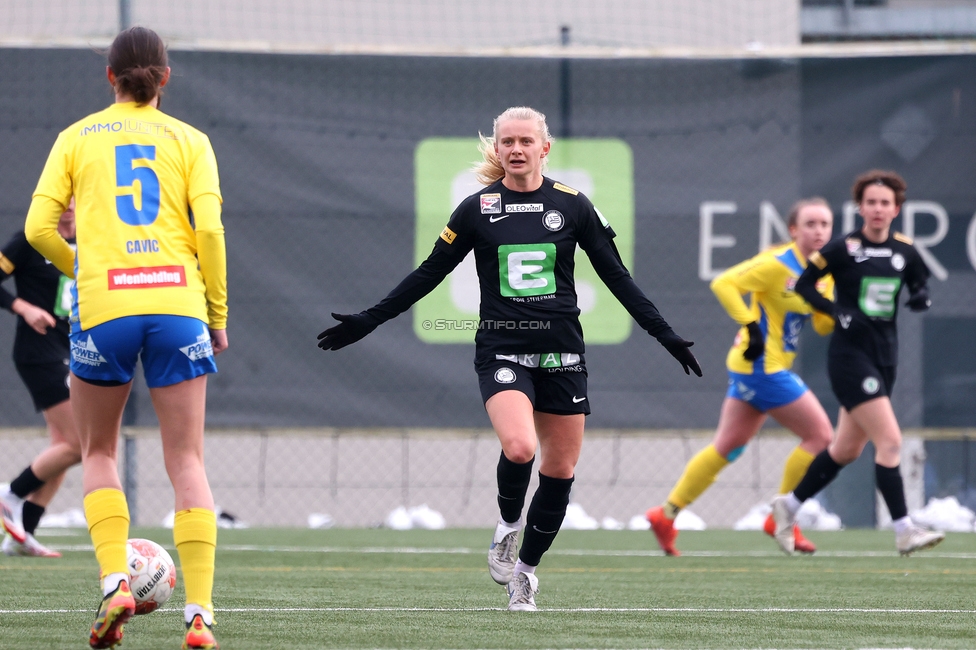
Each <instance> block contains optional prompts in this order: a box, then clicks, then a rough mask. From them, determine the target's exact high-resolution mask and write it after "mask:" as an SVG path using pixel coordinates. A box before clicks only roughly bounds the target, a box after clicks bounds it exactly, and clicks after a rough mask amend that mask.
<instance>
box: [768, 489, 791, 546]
mask: <svg viewBox="0 0 976 650" xmlns="http://www.w3.org/2000/svg"><path fill="white" fill-rule="evenodd" d="M772 507H773V521H774V522H776V529H775V531H774V532H773V537H774V538H776V543H777V544H779V547H780V548H781V549H783V552H784V553H786V554H787V555H793V550H794V548H795V547H796V539H795V538H794V537H793V524H794V523H796V522H795V520H796V515H794V514H793V513H792V512H790V507H789V505H787V503H786V495H785V494H781V495H779V496H777V497H775V498H773V502H772Z"/></svg>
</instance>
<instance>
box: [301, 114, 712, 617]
mask: <svg viewBox="0 0 976 650" xmlns="http://www.w3.org/2000/svg"><path fill="white" fill-rule="evenodd" d="M551 145H552V137H551V136H550V135H549V128H548V126H547V125H546V118H545V116H544V115H543V114H542V113H539V112H538V111H535V110H533V109H531V108H526V107H514V108H509V109H508V110H506V111H505V112H504V113H502V114H501V115H499V116H498V117H497V118H495V121H494V129H493V134H492V137H491V138H490V139H489V138H485V137H482V154H483V156H484V161H483V163H482V164H481V165H480V166H479V167H478V168H477V169H476V170H475V171H476V174H477V176H478V180H479V181H481V182H482V183H483V184H484V185H486V187H485V189H483V190H482V191H480V192H478V193H476V194H472V195H471V196H469V197H468V198H467V199H465V200H464V201H462V202H461V204H460V205H459V206H458V208H457V209H456V210H455V211H454V214H453V215H451V218H450V221H449V222H448V224H447V227H445V228H444V230H443V232H442V233H441V236H440V238H439V239H438V240H437V241H436V242H435V245H434V250H433V251H432V252H431V254H430V256H429V257H428V258H427V259H426V260H425V261H424V262H423V263H422V264H421V265H420V267H419V268H417V269H416V270H415V271H413V272H412V273H411V274H410V275H408V276H407V277H406V278H405V279H404V280H403V281H402V282H401V283H400V284H399V285H398V286H397V287H396V288H395V289H394V290H393V291H392V292H391V293H390V294H389V295H388V296H387V297H386V298H385V299H383V300H382V301H381V302H380V303H379V304H377V305H376V306H374V307H371V308H369V309H367V310H366V311H363V312H360V313H358V314H352V315H344V314H333V317H334V318H336V319H337V320H339V321H340V323H339V324H338V325H336V326H334V327H331V328H329V329H327V330H325V331H324V332H322V333H321V334H319V347H321V348H322V349H324V350H338V349H340V348H342V347H345V346H347V345H349V344H350V343H354V342H356V341H358V340H359V339H361V338H363V337H364V336H366V335H367V334H369V333H370V332H372V331H373V330H374V329H376V327H377V326H378V325H380V324H381V323H384V322H386V321H388V320H390V319H391V318H394V317H395V316H397V315H399V314H401V313H403V312H404V311H406V310H407V309H409V308H410V306H411V305H413V304H414V303H415V302H417V301H418V300H420V299H421V298H423V297H424V296H425V295H427V294H428V293H430V292H431V291H432V290H433V289H434V288H435V287H436V286H437V285H438V284H440V282H441V281H442V280H443V279H444V278H445V277H446V276H447V274H448V273H450V272H451V271H452V270H453V269H454V268H455V267H456V266H457V265H458V264H459V263H460V262H461V261H462V260H463V259H464V257H465V256H466V255H467V254H468V252H469V251H471V250H474V255H475V263H476V265H477V269H478V280H479V284H480V286H481V313H480V317H481V322H480V327H479V329H478V331H477V335H476V336H475V369H476V370H477V373H478V380H479V384H480V387H481V396H482V399H483V400H484V404H485V409H486V410H487V412H488V417H489V419H490V420H491V424H492V427H493V428H494V429H495V433H496V434H497V435H498V439H499V441H500V442H501V446H502V453H501V456H500V457H499V460H498V468H497V480H498V506H499V510H500V515H501V516H500V519H499V522H498V525H497V526H496V528H495V534H494V537H493V539H492V543H491V547H490V550H489V552H488V569H489V573H490V574H491V577H492V578H493V579H494V580H495V582H497V583H499V584H503V585H508V594H509V604H508V608H509V609H510V610H515V611H532V610H535V609H536V604H535V598H534V596H535V594H536V593H538V588H539V581H538V578H536V576H535V569H536V567H537V566H538V565H539V562H540V561H541V559H542V556H543V554H544V553H545V552H546V551H547V550H548V549H549V547H550V546H551V545H552V542H553V540H554V539H555V538H556V534H557V533H558V532H559V529H560V527H561V526H562V521H563V518H564V516H565V514H566V507H567V505H568V504H569V493H570V488H571V487H572V484H573V478H574V473H575V468H576V463H577V461H578V460H579V455H580V449H581V447H582V444H583V425H584V420H585V416H586V415H587V414H589V412H590V407H589V400H588V398H587V381H586V379H587V373H586V365H585V359H584V357H583V352H584V346H583V330H582V327H581V326H580V322H579V313H580V310H579V308H578V307H577V304H576V289H575V278H574V275H573V272H574V256H575V254H576V248H577V245H578V246H579V247H580V248H582V249H583V250H584V251H585V252H586V254H587V257H589V259H590V261H591V262H592V263H593V268H594V269H596V271H597V274H598V275H599V276H600V279H601V280H603V282H604V283H606V285H607V287H609V288H610V290H611V292H612V293H613V295H614V296H615V297H616V298H617V299H618V300H619V301H620V302H621V303H622V304H623V305H624V306H625V307H626V308H627V310H628V311H629V312H630V314H631V315H632V316H633V317H634V319H635V320H636V321H637V322H638V324H640V326H641V327H642V328H644V329H645V330H646V331H647V332H648V333H649V334H651V335H652V336H654V337H656V338H657V340H658V341H659V342H660V343H661V344H662V345H663V346H664V347H665V348H666V349H667V350H668V352H670V353H671V354H672V355H673V356H674V357H675V358H676V359H677V360H678V362H679V363H681V365H682V367H683V368H684V371H685V373H689V372H690V371H691V370H693V371H694V372H695V374H696V375H698V376H699V377H700V376H701V368H700V367H699V365H698V361H697V360H696V359H695V357H694V355H693V354H692V353H691V350H689V347H691V345H692V343H691V342H690V341H685V340H684V339H682V338H681V337H679V336H678V335H677V334H675V333H674V331H673V330H672V329H671V327H670V326H669V325H668V324H667V322H666V321H665V320H664V318H663V317H662V316H661V315H660V313H658V310H657V308H656V307H655V306H654V305H653V304H652V303H651V301H650V300H648V299H647V297H646V296H644V294H643V292H641V290H640V288H638V286H637V284H636V283H635V282H634V280H633V278H632V277H631V276H630V273H629V272H628V271H627V269H626V268H625V267H624V265H623V262H622V261H621V260H620V255H619V254H618V252H617V249H616V246H614V244H613V238H614V237H615V234H614V232H613V229H612V228H610V226H609V224H608V223H607V222H606V220H604V219H603V217H602V216H601V215H600V213H599V212H598V211H597V210H596V208H594V207H593V204H592V203H590V201H589V199H587V198H586V197H585V196H584V195H583V194H581V193H579V192H578V191H576V190H574V189H573V188H571V187H567V186H565V185H563V184H562V183H559V182H557V181H554V180H552V179H550V178H546V177H545V176H543V171H544V170H545V163H546V157H547V155H548V153H549V149H550V147H551ZM495 323H500V324H501V325H502V326H501V327H496V326H494V324H495ZM508 323H522V324H524V325H521V326H518V327H516V328H509V327H507V324H508ZM540 323H544V324H545V326H544V327H540V326H538V324H540ZM533 325H536V326H533ZM537 446H538V447H539V448H540V450H541V456H542V460H541V463H540V466H539V487H538V489H537V490H536V492H535V495H534V496H533V498H532V502H531V504H530V505H529V509H528V513H527V515H526V520H525V525H524V530H525V535H524V539H523V545H522V548H521V551H520V552H519V549H518V535H519V532H520V531H521V530H522V529H523V525H522V509H523V507H524V504H525V497H526V493H527V491H528V487H529V481H530V479H531V476H532V465H533V462H534V461H535V451H536V447H537Z"/></svg>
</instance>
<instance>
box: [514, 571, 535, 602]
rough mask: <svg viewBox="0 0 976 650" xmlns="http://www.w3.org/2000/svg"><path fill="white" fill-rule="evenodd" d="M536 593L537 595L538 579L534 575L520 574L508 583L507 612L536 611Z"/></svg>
mask: <svg viewBox="0 0 976 650" xmlns="http://www.w3.org/2000/svg"><path fill="white" fill-rule="evenodd" d="M537 593H539V579H538V578H536V577H535V574H534V573H525V572H524V571H523V572H520V573H519V574H518V575H516V576H515V578H513V579H512V581H511V582H510V583H508V610H509V611H510V612H534V611H536V609H537V607H536V606H535V595H536V594H537Z"/></svg>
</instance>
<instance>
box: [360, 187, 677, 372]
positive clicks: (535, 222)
mask: <svg viewBox="0 0 976 650" xmlns="http://www.w3.org/2000/svg"><path fill="white" fill-rule="evenodd" d="M614 236H615V235H614V232H613V229H612V228H610V226H609V224H608V223H607V222H606V220H605V219H603V217H602V216H601V215H600V214H599V212H598V211H597V210H596V208H594V207H593V204H592V203H591V202H590V201H589V199H587V198H586V197H585V196H584V195H583V194H581V193H580V192H578V191H576V190H574V189H572V188H570V187H567V186H565V185H563V184H561V183H558V182H556V181H553V180H552V179H550V178H544V179H543V183H542V186H541V187H540V188H539V189H538V190H535V191H533V192H516V191H513V190H510V189H508V188H506V187H505V186H504V185H503V184H502V182H501V181H497V182H495V183H493V184H492V185H490V186H488V187H486V188H485V189H484V190H482V191H480V192H478V193H477V194H472V195H471V196H469V197H468V198H467V199H465V200H464V201H462V202H461V204H460V205H459V206H458V207H457V209H456V210H455V211H454V214H453V215H451V218H450V220H449V221H448V224H447V226H446V227H445V228H444V230H443V232H442V233H441V235H440V238H439V239H438V240H437V242H436V243H435V245H434V250H433V251H432V252H431V254H430V256H429V257H428V258H427V259H426V260H425V261H424V262H423V263H422V264H421V265H420V266H419V267H418V268H417V269H416V270H415V271H414V272H413V273H411V274H410V275H408V276H407V277H406V278H405V279H404V280H403V281H402V282H401V283H400V284H399V285H398V286H397V287H396V288H395V289H394V290H393V291H392V292H390V294H389V295H388V296H387V297H386V298H385V299H383V300H382V301H381V302H380V303H379V304H377V305H376V306H375V307H372V308H370V309H368V310H366V313H367V314H369V315H370V316H371V317H372V318H373V319H374V320H375V323H376V324H379V323H382V322H385V321H387V320H389V319H391V318H393V317H395V316H397V315H398V314H401V313H403V312H404V311H406V310H407V309H409V308H410V306H411V305H413V304H414V303H415V302H417V301H418V300H420V299H421V298H423V297H424V296H425V295H427V294H428V293H430V291H432V290H433V289H434V287H436V286H437V285H438V284H439V283H440V282H441V281H442V280H443V279H444V278H445V277H446V276H447V274H448V273H450V272H451V271H452V270H453V269H454V268H455V267H456V266H457V265H458V264H459V263H460V262H461V260H463V259H464V257H465V256H466V255H467V254H468V252H469V251H471V250H472V249H473V250H474V255H475V264H476V266H477V270H478V279H479V284H480V286H481V314H480V316H481V324H480V327H479V329H478V332H477V334H476V335H475V344H476V350H477V355H478V356H479V357H484V356H488V355H494V354H536V353H540V352H547V351H553V352H560V353H564V352H568V353H576V354H582V353H583V352H584V351H585V350H584V343H583V329H582V327H581V326H580V322H579V313H580V311H579V308H578V307H577V304H576V284H575V280H574V270H575V255H576V247H577V245H579V247H580V248H582V249H583V251H584V252H586V254H587V256H588V257H589V258H590V261H591V262H592V263H593V268H594V269H595V270H596V272H597V274H598V275H599V276H600V278H601V280H603V282H604V283H605V284H606V285H607V287H608V288H609V289H610V291H611V292H612V293H613V294H614V296H615V297H616V298H617V299H618V300H619V301H620V302H621V304H623V305H624V307H625V308H626V309H627V311H628V312H630V314H631V315H632V316H633V317H634V319H635V320H636V321H637V323H638V324H639V325H640V326H641V327H642V328H643V329H645V330H646V331H647V332H648V333H649V334H651V335H652V336H660V335H661V334H664V333H665V332H668V331H670V329H671V328H670V327H669V326H668V324H667V322H666V321H665V320H664V318H663V317H662V316H661V314H660V313H659V312H658V310H657V308H656V307H655V306H654V304H653V303H652V302H651V301H650V300H648V299H647V297H646V296H645V295H644V293H643V292H642V291H641V290H640V288H639V287H638V286H637V284H636V283H635V282H634V280H633V278H632V277H631V275H630V273H629V272H628V271H627V269H626V267H625V266H624V264H623V262H622V261H621V259H620V256H619V254H618V253H617V249H616V247H615V246H614V245H613V238H614Z"/></svg>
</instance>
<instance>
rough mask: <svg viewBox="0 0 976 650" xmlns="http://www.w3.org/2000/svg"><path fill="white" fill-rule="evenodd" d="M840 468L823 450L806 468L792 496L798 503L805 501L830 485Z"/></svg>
mask: <svg viewBox="0 0 976 650" xmlns="http://www.w3.org/2000/svg"><path fill="white" fill-rule="evenodd" d="M842 467H843V465H838V464H837V461H835V460H834V459H833V458H831V457H830V454H828V453H827V450H826V449H824V450H823V451H822V452H820V453H819V454H817V457H816V458H814V459H813V462H812V463H810V467H809V468H807V473H806V474H804V475H803V478H802V479H801V480H800V484H799V485H797V486H796V488H795V489H794V490H793V496H795V497H796V498H797V499H799V500H800V502H803V501H806V500H807V499H809V498H810V497H812V496H813V495H815V494H816V493H817V492H819V491H820V490H822V489H824V488H825V487H827V486H828V485H830V482H831V481H833V480H834V479H835V478H836V477H837V472H839V471H840V470H841V468H842Z"/></svg>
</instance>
